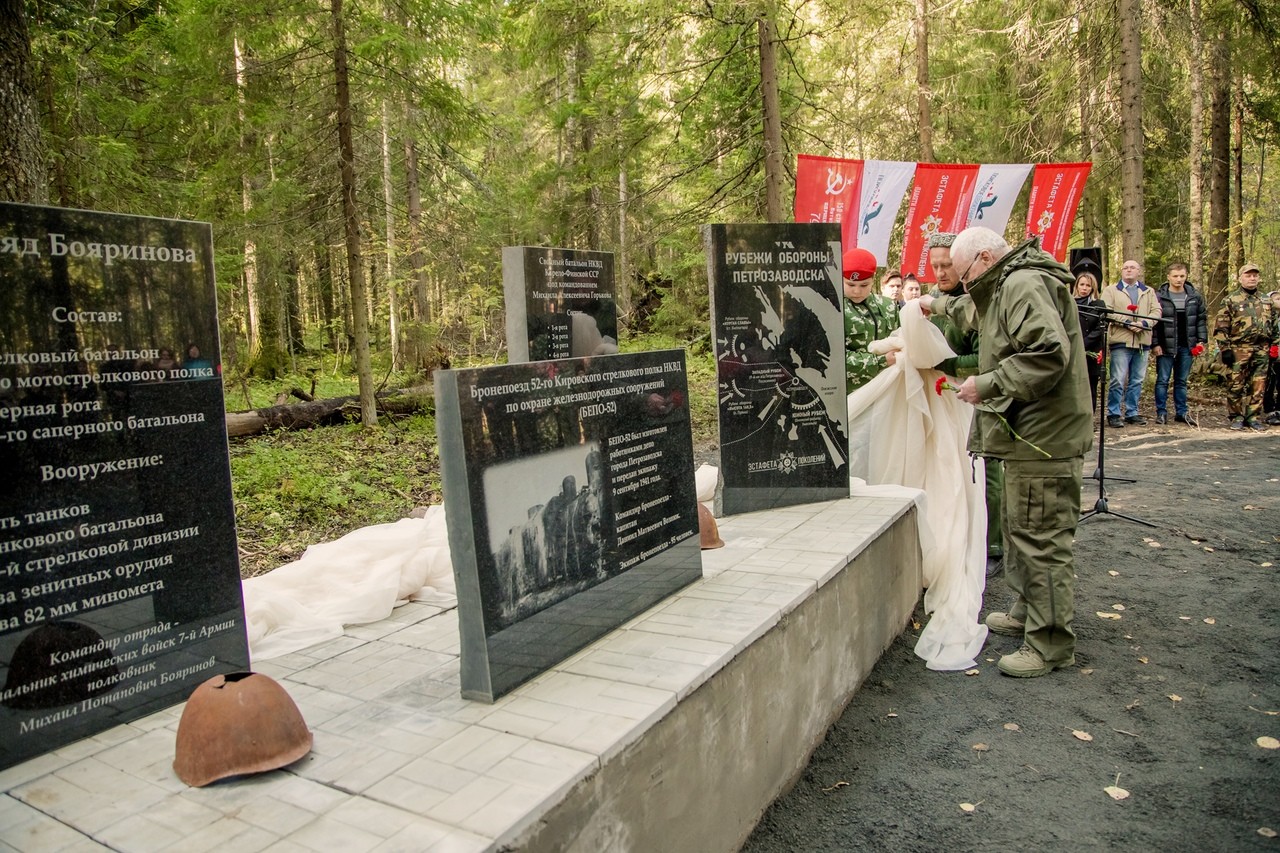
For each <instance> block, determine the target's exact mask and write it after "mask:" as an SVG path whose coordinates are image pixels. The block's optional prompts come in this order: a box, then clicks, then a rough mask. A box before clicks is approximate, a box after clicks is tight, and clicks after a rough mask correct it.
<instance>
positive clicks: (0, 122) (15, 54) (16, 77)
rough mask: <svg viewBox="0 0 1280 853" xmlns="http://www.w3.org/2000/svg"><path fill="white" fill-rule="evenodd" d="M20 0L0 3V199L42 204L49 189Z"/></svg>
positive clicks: (29, 46)
mask: <svg viewBox="0 0 1280 853" xmlns="http://www.w3.org/2000/svg"><path fill="white" fill-rule="evenodd" d="M23 6H24V3H23V0H0V200H3V201H18V202H26V203H28V204H44V203H46V202H48V200H49V186H48V180H47V177H46V175H45V167H44V143H43V142H42V140H41V136H40V117H39V115H38V113H37V111H36V89H35V79H34V78H33V77H32V67H31V39H30V36H29V35H28V32H27V18H26V15H25V13H24V11H23Z"/></svg>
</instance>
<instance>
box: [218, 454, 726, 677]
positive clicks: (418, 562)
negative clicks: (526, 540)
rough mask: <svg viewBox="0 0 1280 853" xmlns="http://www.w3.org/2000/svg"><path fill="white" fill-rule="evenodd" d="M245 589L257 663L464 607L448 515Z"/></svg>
mask: <svg viewBox="0 0 1280 853" xmlns="http://www.w3.org/2000/svg"><path fill="white" fill-rule="evenodd" d="M718 476H719V471H717V469H716V468H715V467H714V466H712V465H703V466H701V467H699V468H698V470H697V471H695V472H694V482H695V483H696V488H697V496H698V500H699V501H703V502H706V501H710V500H711V499H712V498H713V497H714V496H715V490H716V479H717V477H718ZM241 586H242V588H243V590H244V611H245V621H246V622H247V624H248V629H249V650H250V652H251V657H252V659H253V660H254V661H261V660H269V659H271V658H275V657H280V656H281V655H286V654H289V653H290V652H296V651H298V650H299V649H304V648H306V647H307V646H310V645H313V644H315V643H320V642H323V641H325V640H332V639H333V638H335V637H339V636H341V635H342V628H343V626H344V625H362V624H364V623H366V622H376V621H378V620H379V619H385V618H387V616H389V615H390V614H391V610H392V608H393V607H395V606H396V605H397V604H403V603H405V602H406V601H425V602H427V603H429V604H435V605H437V606H440V607H453V606H455V605H456V604H457V603H458V599H457V597H456V595H455V587H454V577H453V564H452V561H451V559H450V556H449V534H448V529H447V527H446V523H445V514H444V507H442V506H430V507H427V511H426V515H425V517H423V518H402V519H400V520H399V521H397V522H394V523H391V524H374V525H372V526H370V527H362V528H360V529H358V530H353V531H352V532H350V533H348V534H347V535H346V536H343V537H342V538H341V539H335V540H334V541H333V542H324V543H322V544H319V545H312V546H311V547H310V548H308V549H307V550H306V552H305V553H303V555H302V557H300V558H299V559H297V560H295V561H294V562H292V563H287V564H285V565H283V566H281V567H280V568H278V569H276V570H275V571H272V572H268V573H267V574H265V575H259V576H258V577H255V578H248V579H247V580H245V581H243V582H242V584H241Z"/></svg>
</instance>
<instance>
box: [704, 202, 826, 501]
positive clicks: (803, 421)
mask: <svg viewBox="0 0 1280 853" xmlns="http://www.w3.org/2000/svg"><path fill="white" fill-rule="evenodd" d="M703 236H704V243H705V246H706V251H707V274H708V278H709V281H710V287H711V327H712V328H711V331H712V336H713V338H714V340H715V354H716V372H717V392H718V395H719V406H718V415H719V423H720V472H721V478H722V480H721V489H720V491H719V493H718V495H717V500H716V503H717V509H718V510H719V514H723V515H733V514H736V513H740V512H750V511H753V510H760V509H770V508H772V507H780V506H789V505H792V504H801V503H813V502H817V501H825V500H833V499H835V498H841V497H847V496H848V494H849V413H848V408H847V403H846V397H845V381H844V315H843V304H842V301H841V300H842V298H843V293H842V292H841V287H840V285H841V282H840V226H839V223H771V224H742V225H708V226H705V228H704V232H703Z"/></svg>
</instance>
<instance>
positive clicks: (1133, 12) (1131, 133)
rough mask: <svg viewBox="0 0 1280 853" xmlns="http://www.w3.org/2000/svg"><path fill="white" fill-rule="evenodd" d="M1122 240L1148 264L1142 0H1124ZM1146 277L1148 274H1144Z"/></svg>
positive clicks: (1130, 253)
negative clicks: (1143, 147) (1146, 243)
mask: <svg viewBox="0 0 1280 853" xmlns="http://www.w3.org/2000/svg"><path fill="white" fill-rule="evenodd" d="M1119 16H1120V127H1121V136H1120V196H1121V201H1120V204H1121V228H1120V233H1121V243H1122V248H1123V252H1124V258H1125V259H1126V260H1128V259H1132V260H1135V261H1137V262H1138V263H1140V264H1145V262H1146V261H1145V258H1144V252H1145V246H1144V239H1143V229H1144V226H1145V208H1144V206H1143V198H1142V145H1143V142H1142V0H1120V4H1119ZM1144 278H1145V276H1144Z"/></svg>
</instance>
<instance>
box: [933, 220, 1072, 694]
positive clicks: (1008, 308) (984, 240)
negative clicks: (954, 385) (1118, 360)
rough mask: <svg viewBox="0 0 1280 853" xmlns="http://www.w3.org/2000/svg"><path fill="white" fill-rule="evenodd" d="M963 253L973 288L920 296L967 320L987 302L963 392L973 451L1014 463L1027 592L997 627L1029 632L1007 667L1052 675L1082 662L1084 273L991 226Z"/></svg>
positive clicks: (1013, 555) (976, 233)
mask: <svg viewBox="0 0 1280 853" xmlns="http://www.w3.org/2000/svg"><path fill="white" fill-rule="evenodd" d="M951 260H952V263H953V264H954V265H955V268H956V269H957V270H959V271H960V274H959V279H960V282H961V283H962V284H963V285H964V286H965V290H966V291H967V293H966V295H964V296H940V297H938V298H936V299H934V298H931V297H921V300H920V303H921V307H922V308H923V309H924V310H926V311H929V312H931V313H932V312H935V311H936V312H938V313H940V314H944V315H946V316H947V317H948V318H950V319H951V321H952V322H954V323H957V324H963V323H965V322H967V321H966V319H965V318H966V317H973V316H974V312H973V311H972V310H970V309H976V319H977V326H978V335H979V345H978V373H977V375H975V376H970V377H969V378H967V379H965V380H964V382H963V383H961V385H960V388H959V389H958V390H957V392H956V394H957V396H959V397H960V399H961V400H964V401H965V402H966V403H972V404H973V405H974V406H975V407H976V412H975V415H974V425H973V428H972V429H971V430H970V433H969V449H970V451H971V452H973V453H976V454H977V455H979V456H983V457H993V458H996V459H1003V460H1004V500H1003V507H1004V510H1003V512H1004V535H1005V546H1006V547H1005V577H1006V579H1007V580H1008V583H1009V586H1010V588H1012V589H1013V591H1014V593H1015V594H1016V595H1017V598H1016V599H1015V601H1014V604H1013V607H1012V608H1011V609H1010V610H1009V612H1008V613H991V614H989V615H988V616H987V620H986V622H987V627H988V628H990V629H991V630H992V631H994V632H995V633H997V634H1006V635H1009V636H1021V637H1022V638H1023V645H1022V648H1021V649H1019V650H1018V651H1016V652H1014V653H1012V654H1007V655H1004V656H1003V657H1001V658H1000V662H999V664H998V666H999V667H1000V671H1001V672H1003V673H1005V674H1006V675H1012V676H1017V677H1021V678H1030V677H1035V676H1039V675H1047V674H1048V673H1050V672H1052V671H1053V670H1055V669H1060V668H1062V667H1065V666H1071V665H1072V664H1074V663H1075V632H1074V631H1073V629H1072V626H1071V622H1072V619H1073V617H1074V615H1075V613H1074V591H1075V584H1074V575H1075V559H1074V556H1073V553H1072V539H1073V538H1074V536H1075V531H1076V525H1077V523H1078V522H1079V520H1080V485H1081V481H1082V479H1083V476H1082V474H1083V466H1084V454H1085V452H1086V451H1088V450H1089V448H1090V446H1091V445H1092V443H1093V417H1092V413H1091V412H1090V407H1089V377H1088V372H1087V371H1086V369H1085V363H1084V359H1085V355H1084V344H1083V341H1082V340H1081V336H1080V321H1079V319H1078V318H1077V316H1076V305H1075V301H1074V300H1073V299H1072V296H1071V292H1070V290H1069V287H1070V285H1071V281H1072V277H1071V273H1070V271H1069V270H1068V269H1067V268H1066V267H1065V266H1063V265H1062V264H1060V263H1058V262H1057V261H1056V260H1054V259H1053V257H1052V256H1050V255H1049V254H1047V253H1046V252H1044V251H1043V250H1041V249H1040V246H1039V240H1038V239H1037V238H1032V239H1030V240H1028V241H1026V242H1024V243H1023V244H1021V245H1020V246H1018V247H1017V248H1010V247H1009V244H1008V243H1006V242H1005V241H1004V238H1003V237H1001V236H1000V235H999V234H997V233H995V232H994V231H992V230H990V229H988V228H968V229H966V230H964V231H962V232H960V234H959V235H958V236H957V237H956V239H955V242H954V243H953V244H952V247H951Z"/></svg>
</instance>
